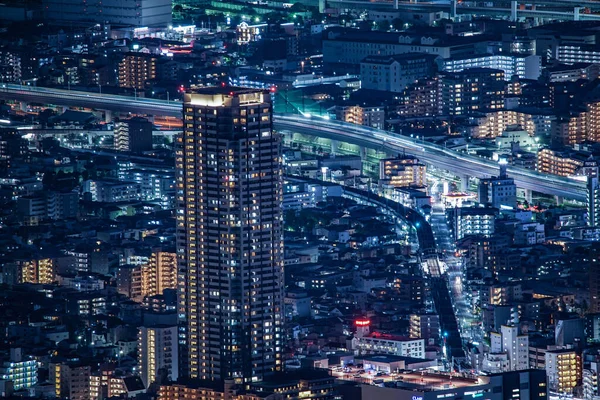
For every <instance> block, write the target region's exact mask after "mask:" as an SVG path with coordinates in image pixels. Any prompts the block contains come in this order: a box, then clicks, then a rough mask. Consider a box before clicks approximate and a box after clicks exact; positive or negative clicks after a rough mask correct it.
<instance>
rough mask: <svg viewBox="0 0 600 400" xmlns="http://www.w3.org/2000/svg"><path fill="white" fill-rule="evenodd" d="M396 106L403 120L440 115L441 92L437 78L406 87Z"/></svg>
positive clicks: (423, 80) (421, 80) (419, 81)
mask: <svg viewBox="0 0 600 400" xmlns="http://www.w3.org/2000/svg"><path fill="white" fill-rule="evenodd" d="M400 99H401V100H400V104H399V105H398V108H397V112H398V115H400V116H401V117H405V118H416V117H423V116H425V117H433V116H437V115H441V114H442V90H441V86H440V81H439V79H438V78H437V77H435V78H429V79H420V80H418V81H416V82H414V83H412V84H410V85H408V86H407V87H406V89H404V91H403V92H402V96H401V98H400Z"/></svg>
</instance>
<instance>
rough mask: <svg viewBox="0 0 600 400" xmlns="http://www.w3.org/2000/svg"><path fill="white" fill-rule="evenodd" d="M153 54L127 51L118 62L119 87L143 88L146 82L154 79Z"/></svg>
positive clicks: (154, 63) (154, 57)
mask: <svg viewBox="0 0 600 400" xmlns="http://www.w3.org/2000/svg"><path fill="white" fill-rule="evenodd" d="M156 61H157V58H156V56H154V55H151V54H147V53H141V52H140V53H127V54H125V56H124V57H123V59H122V60H121V62H120V63H119V87H122V88H129V89H136V90H144V89H145V88H146V82H148V81H151V80H153V79H156Z"/></svg>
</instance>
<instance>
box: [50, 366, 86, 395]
mask: <svg viewBox="0 0 600 400" xmlns="http://www.w3.org/2000/svg"><path fill="white" fill-rule="evenodd" d="M48 370H49V374H50V382H51V383H52V384H53V385H54V388H55V395H56V397H57V398H59V399H72V400H89V399H90V378H91V368H90V366H89V365H79V364H76V363H70V362H62V363H61V362H51V363H50V365H49V367H48Z"/></svg>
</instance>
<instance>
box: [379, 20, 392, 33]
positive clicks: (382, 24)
mask: <svg viewBox="0 0 600 400" xmlns="http://www.w3.org/2000/svg"><path fill="white" fill-rule="evenodd" d="M377 30H379V31H384V32H387V31H389V30H390V23H389V21H379V22H377Z"/></svg>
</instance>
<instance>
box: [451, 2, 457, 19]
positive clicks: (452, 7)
mask: <svg viewBox="0 0 600 400" xmlns="http://www.w3.org/2000/svg"><path fill="white" fill-rule="evenodd" d="M456 2H457V0H450V19H451V20H453V21H454V19H455V18H456Z"/></svg>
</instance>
